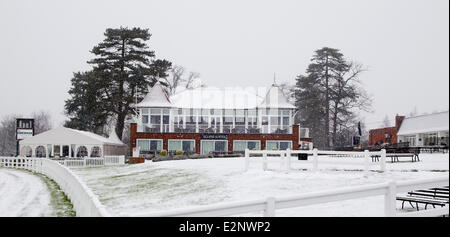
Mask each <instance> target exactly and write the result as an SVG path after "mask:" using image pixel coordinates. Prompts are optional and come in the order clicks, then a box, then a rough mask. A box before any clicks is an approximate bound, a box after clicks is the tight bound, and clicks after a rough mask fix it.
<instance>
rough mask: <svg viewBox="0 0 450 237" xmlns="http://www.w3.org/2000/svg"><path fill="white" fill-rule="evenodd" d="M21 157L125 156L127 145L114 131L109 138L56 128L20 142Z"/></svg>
mask: <svg viewBox="0 0 450 237" xmlns="http://www.w3.org/2000/svg"><path fill="white" fill-rule="evenodd" d="M19 144H20V145H19V147H20V156H26V157H47V158H72V157H74V158H75V157H102V156H105V155H125V153H126V149H127V147H126V145H125V144H124V143H122V141H120V140H119V138H118V137H117V135H116V133H115V131H114V129H113V130H112V132H111V134H110V136H109V138H106V137H102V136H100V135H97V134H94V133H91V132H86V131H80V130H75V129H70V128H65V127H59V128H55V129H52V130H49V131H46V132H43V133H40V134H38V135H35V136H32V137H28V138H25V139H23V140H21V141H20V142H19Z"/></svg>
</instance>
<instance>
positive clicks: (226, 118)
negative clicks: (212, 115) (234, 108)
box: [223, 117, 233, 125]
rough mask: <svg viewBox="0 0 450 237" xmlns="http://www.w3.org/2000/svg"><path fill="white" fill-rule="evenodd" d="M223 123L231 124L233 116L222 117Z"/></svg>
mask: <svg viewBox="0 0 450 237" xmlns="http://www.w3.org/2000/svg"><path fill="white" fill-rule="evenodd" d="M223 124H225V125H231V124H233V117H223Z"/></svg>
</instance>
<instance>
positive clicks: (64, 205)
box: [33, 173, 76, 217]
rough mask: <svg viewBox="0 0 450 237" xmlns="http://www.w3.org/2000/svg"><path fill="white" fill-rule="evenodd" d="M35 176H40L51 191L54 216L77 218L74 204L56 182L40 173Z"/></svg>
mask: <svg viewBox="0 0 450 237" xmlns="http://www.w3.org/2000/svg"><path fill="white" fill-rule="evenodd" d="M33 174H34V175H36V176H38V177H39V178H40V179H41V180H42V181H43V182H44V183H45V185H46V186H47V188H48V190H49V191H50V206H51V207H52V209H53V210H55V211H54V215H55V216H56V217H74V216H76V213H75V211H74V209H73V205H72V203H71V202H70V200H69V198H68V197H67V196H66V194H65V193H64V192H63V191H62V190H61V188H60V187H59V185H58V184H57V183H56V182H55V181H53V180H52V179H50V178H49V177H47V176H45V175H43V174H40V173H33Z"/></svg>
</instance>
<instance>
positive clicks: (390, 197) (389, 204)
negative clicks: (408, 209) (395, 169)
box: [384, 181, 397, 217]
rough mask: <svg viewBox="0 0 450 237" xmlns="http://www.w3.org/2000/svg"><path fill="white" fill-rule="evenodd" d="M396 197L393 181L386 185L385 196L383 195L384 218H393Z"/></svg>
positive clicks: (395, 186) (395, 187)
mask: <svg viewBox="0 0 450 237" xmlns="http://www.w3.org/2000/svg"><path fill="white" fill-rule="evenodd" d="M396 196H397V185H396V183H395V181H391V182H389V183H388V187H387V191H386V194H384V215H385V216H391V217H393V216H395V212H396V206H395V204H396Z"/></svg>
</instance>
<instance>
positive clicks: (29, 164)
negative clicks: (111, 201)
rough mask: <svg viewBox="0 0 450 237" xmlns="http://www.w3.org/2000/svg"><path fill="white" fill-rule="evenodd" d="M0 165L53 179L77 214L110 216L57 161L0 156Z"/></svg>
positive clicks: (88, 191)
mask: <svg viewBox="0 0 450 237" xmlns="http://www.w3.org/2000/svg"><path fill="white" fill-rule="evenodd" d="M0 167H8V168H16V169H26V170H30V171H33V172H37V173H41V174H44V175H46V176H48V177H49V178H51V179H53V180H54V181H55V182H56V183H57V184H58V185H59V186H60V188H61V189H62V191H64V193H65V194H66V195H67V197H68V198H69V199H70V200H71V202H72V204H73V207H74V209H75V212H76V215H77V216H86V217H102V216H110V214H109V213H108V212H107V211H106V209H105V208H104V206H103V205H102V204H101V203H100V201H99V200H98V198H97V196H95V195H94V194H93V193H92V191H91V190H90V189H89V188H88V187H87V186H86V184H85V183H84V182H83V181H82V180H81V179H80V178H78V176H76V175H75V174H74V173H73V172H72V171H71V170H70V169H69V168H67V167H65V166H63V165H61V164H60V163H59V162H57V161H54V160H50V159H45V158H27V157H0Z"/></svg>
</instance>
